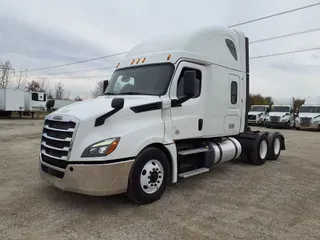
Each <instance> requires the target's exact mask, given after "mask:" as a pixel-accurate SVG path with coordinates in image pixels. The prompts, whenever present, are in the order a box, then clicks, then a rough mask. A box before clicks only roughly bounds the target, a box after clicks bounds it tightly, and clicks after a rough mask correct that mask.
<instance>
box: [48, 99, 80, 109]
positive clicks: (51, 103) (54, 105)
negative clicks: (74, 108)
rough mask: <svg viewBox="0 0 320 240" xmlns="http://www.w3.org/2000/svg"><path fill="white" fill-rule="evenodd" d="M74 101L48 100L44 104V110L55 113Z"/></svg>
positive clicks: (74, 101)
mask: <svg viewBox="0 0 320 240" xmlns="http://www.w3.org/2000/svg"><path fill="white" fill-rule="evenodd" d="M76 102H77V101H76V100H67V99H48V101H47V103H46V108H47V110H48V111H56V110H58V109H59V108H62V107H64V106H67V105H69V104H73V103H76Z"/></svg>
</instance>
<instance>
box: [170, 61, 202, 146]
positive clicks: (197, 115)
mask: <svg viewBox="0 0 320 240" xmlns="http://www.w3.org/2000/svg"><path fill="white" fill-rule="evenodd" d="M186 70H195V71H196V75H197V81H196V82H197V83H196V94H195V96H194V97H193V98H191V99H189V100H187V101H185V102H183V103H182V104H179V103H177V100H178V99H181V98H182V97H183V96H184V94H183V85H184V78H183V75H184V72H185V71H186ZM203 79H205V71H204V66H201V65H198V64H194V63H189V62H181V63H180V64H179V65H178V67H177V69H176V73H175V76H174V78H173V81H172V84H171V87H170V94H169V96H170V98H171V120H172V131H173V133H172V134H173V139H174V140H180V139H187V138H198V137H202V134H203V127H204V107H205V104H204V103H205V102H204V99H205V91H204V89H205V82H204V81H203Z"/></svg>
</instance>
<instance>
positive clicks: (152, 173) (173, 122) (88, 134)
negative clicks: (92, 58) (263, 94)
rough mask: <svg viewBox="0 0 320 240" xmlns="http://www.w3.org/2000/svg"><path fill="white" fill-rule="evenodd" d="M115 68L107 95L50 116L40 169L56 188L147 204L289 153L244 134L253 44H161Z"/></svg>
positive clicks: (276, 142) (184, 37) (215, 39)
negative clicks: (229, 166) (187, 184)
mask: <svg viewBox="0 0 320 240" xmlns="http://www.w3.org/2000/svg"><path fill="white" fill-rule="evenodd" d="M117 66H118V67H117V69H116V70H115V71H114V73H113V75H112V77H111V79H110V81H109V82H108V85H107V82H105V84H104V86H105V87H106V86H107V88H106V89H105V91H104V93H105V95H104V96H101V97H97V98H95V99H90V100H86V101H82V102H78V103H75V104H70V105H68V106H65V107H62V108H60V109H58V110H56V111H55V112H52V113H51V114H49V115H47V116H46V119H45V121H44V125H43V132H42V140H41V143H40V144H39V148H40V156H39V170H40V174H41V177H42V178H43V179H44V180H45V181H48V182H49V183H50V184H52V185H53V186H55V187H57V188H60V189H63V190H66V191H72V192H77V193H82V194H88V195H96V196H103V195H113V194H118V193H126V194H127V195H128V197H129V198H130V199H131V200H132V201H133V202H136V203H138V204H148V203H151V202H154V201H156V200H158V199H159V198H160V197H161V196H162V194H163V193H164V192H165V189H166V185H167V183H169V182H171V183H176V182H178V180H179V179H181V178H188V177H191V176H194V175H197V174H201V173H205V172H208V171H210V170H211V169H213V167H214V165H216V164H219V163H222V162H226V161H230V160H233V159H243V160H244V161H245V162H249V163H251V164H254V165H263V164H264V163H265V162H266V160H267V159H268V160H276V159H278V157H279V156H280V152H281V151H282V150H285V140H284V136H283V135H282V134H281V133H279V132H260V131H251V130H250V128H248V116H247V115H248V111H249V39H248V38H247V37H245V35H244V34H243V33H242V32H241V31H238V30H234V29H230V28H225V27H216V26H212V27H204V28H199V29H195V30H193V31H189V32H182V33H174V34H166V35H163V36H158V37H155V38H152V39H150V40H148V41H146V42H143V43H141V44H139V45H137V46H136V47H134V48H133V49H132V50H131V51H130V52H129V53H128V54H127V55H126V57H125V58H124V59H123V60H122V61H121V62H120V63H119V64H118V65H117ZM118 83H120V84H118ZM120 85H122V86H121V87H120ZM253 171H254V170H253Z"/></svg>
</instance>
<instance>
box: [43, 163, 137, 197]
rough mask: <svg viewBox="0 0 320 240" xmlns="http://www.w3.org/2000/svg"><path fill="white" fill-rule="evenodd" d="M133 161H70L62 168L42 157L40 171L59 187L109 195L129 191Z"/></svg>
mask: <svg viewBox="0 0 320 240" xmlns="http://www.w3.org/2000/svg"><path fill="white" fill-rule="evenodd" d="M133 161H134V159H132V160H128V161H122V162H117V163H105V164H87V163H86V164H72V163H70V164H68V166H67V167H66V169H61V168H58V167H55V166H52V165H49V164H47V163H45V162H43V161H42V160H41V157H40V159H39V168H40V169H39V171H40V176H41V178H42V179H43V180H44V181H46V182H47V183H49V184H51V185H53V186H55V187H57V188H59V189H62V190H65V191H70V192H75V193H81V194H86V195H92V196H107V195H114V194H119V193H124V192H126V191H127V186H128V178H129V173H130V169H131V166H132V164H133ZM49 173H50V174H49ZM54 175H55V176H54Z"/></svg>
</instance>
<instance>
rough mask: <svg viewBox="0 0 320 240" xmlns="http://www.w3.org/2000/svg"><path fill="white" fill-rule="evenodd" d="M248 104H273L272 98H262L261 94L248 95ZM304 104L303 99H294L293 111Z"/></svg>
mask: <svg viewBox="0 0 320 240" xmlns="http://www.w3.org/2000/svg"><path fill="white" fill-rule="evenodd" d="M249 103H250V106H251V105H269V106H271V105H272V104H273V101H272V97H270V96H267V97H264V96H262V95H261V94H250V95H249ZM303 103H304V99H299V98H295V101H294V109H297V108H300V107H301V105H302V104H303Z"/></svg>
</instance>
